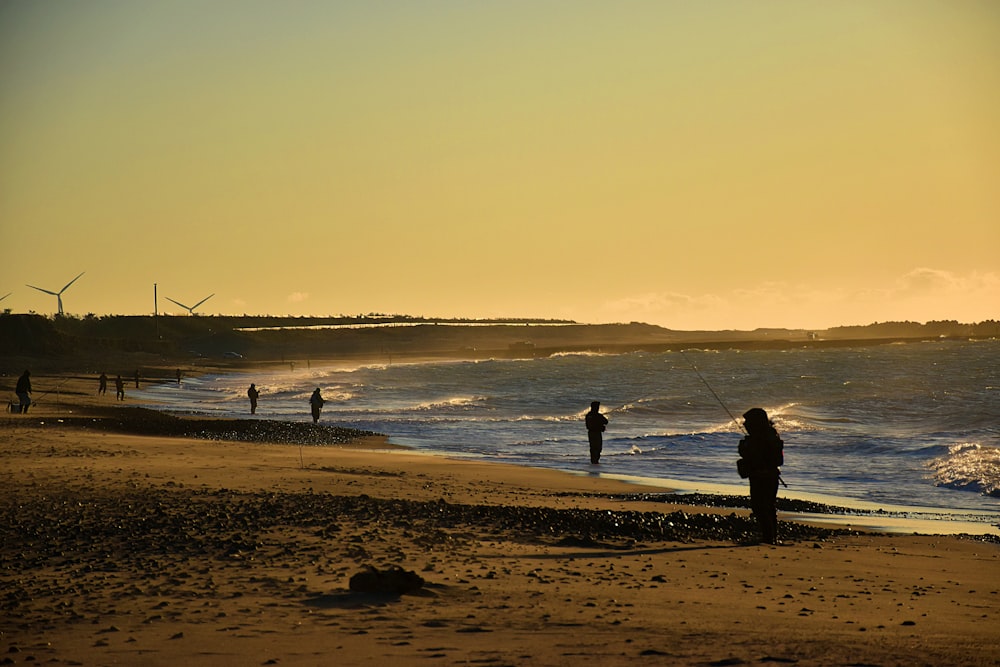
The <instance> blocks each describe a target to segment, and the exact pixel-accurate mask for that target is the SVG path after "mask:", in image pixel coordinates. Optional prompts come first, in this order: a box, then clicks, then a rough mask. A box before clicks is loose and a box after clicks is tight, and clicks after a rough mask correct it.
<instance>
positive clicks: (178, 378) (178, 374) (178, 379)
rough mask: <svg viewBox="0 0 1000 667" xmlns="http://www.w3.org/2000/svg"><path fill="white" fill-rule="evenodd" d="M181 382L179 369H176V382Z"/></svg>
mask: <svg viewBox="0 0 1000 667" xmlns="http://www.w3.org/2000/svg"><path fill="white" fill-rule="evenodd" d="M180 383H181V369H179V368H178V369H177V384H180Z"/></svg>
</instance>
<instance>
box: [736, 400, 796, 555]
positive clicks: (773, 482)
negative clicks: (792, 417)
mask: <svg viewBox="0 0 1000 667" xmlns="http://www.w3.org/2000/svg"><path fill="white" fill-rule="evenodd" d="M743 420H744V421H743V425H744V426H745V427H746V429H747V436H746V437H745V438H743V439H742V440H740V445H739V453H740V458H742V459H743V463H742V468H741V472H740V475H741V476H746V477H749V478H750V508H751V509H752V510H753V515H754V516H755V517H756V518H757V524H758V525H759V526H760V533H761V539H762V540H763V541H764V542H766V543H768V544H777V543H778V508H777V499H778V478H779V477H780V476H781V471H780V470H778V467H779V466H781V465H782V464H783V463H784V462H785V454H784V443H783V442H782V441H781V438H780V437H779V436H778V431H777V430H776V429H775V428H774V424H773V423H772V422H771V420H770V419H769V418H768V416H767V412H765V411H764V410H762V409H761V408H751V409H750V410H747V411H746V412H744V413H743Z"/></svg>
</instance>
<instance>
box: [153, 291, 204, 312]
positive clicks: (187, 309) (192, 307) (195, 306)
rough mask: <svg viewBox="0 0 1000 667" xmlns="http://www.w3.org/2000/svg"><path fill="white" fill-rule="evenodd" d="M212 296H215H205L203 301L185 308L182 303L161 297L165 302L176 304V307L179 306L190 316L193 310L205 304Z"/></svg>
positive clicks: (167, 297)
mask: <svg viewBox="0 0 1000 667" xmlns="http://www.w3.org/2000/svg"><path fill="white" fill-rule="evenodd" d="M213 296H215V293H214V292H213V293H212V294H209V295H208V296H206V297H205V298H204V299H202V300H201V301H199V302H198V303H196V304H194V305H193V306H185V305H184V304H183V303H181V302H180V301H174V300H173V299H171V298H170V297H169V296H165V297H163V298H164V299H166V300H167V301H170V302H172V303H176V304H177V305H178V306H180V307H181V308H183V309H184V310H186V311H188V313H190V314H191V315H194V309H195V308H197V307H198V306H200V305H201V304H203V303H205V302H206V301H208V300H209V299H211V298H212V297H213Z"/></svg>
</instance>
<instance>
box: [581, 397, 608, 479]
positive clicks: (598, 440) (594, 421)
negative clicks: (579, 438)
mask: <svg viewBox="0 0 1000 667" xmlns="http://www.w3.org/2000/svg"><path fill="white" fill-rule="evenodd" d="M584 421H585V422H586V424H587V439H588V440H589V441H590V462H591V463H592V464H594V465H596V464H598V463H600V462H601V451H602V450H603V449H604V429H605V428H606V427H607V425H608V418H607V417H605V416H604V415H602V414H601V402H600V401H594V402H593V403H591V404H590V412H588V413H587V416H586V417H584Z"/></svg>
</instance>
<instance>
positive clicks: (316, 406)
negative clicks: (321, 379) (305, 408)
mask: <svg viewBox="0 0 1000 667" xmlns="http://www.w3.org/2000/svg"><path fill="white" fill-rule="evenodd" d="M324 403H326V401H324V400H323V397H322V396H321V395H320V393H319V387H316V391H314V392H313V393H312V396H310V397H309V407H311V408H312V416H313V424H315V423H316V422H318V421H319V411H320V410H322V409H323V404H324Z"/></svg>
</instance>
